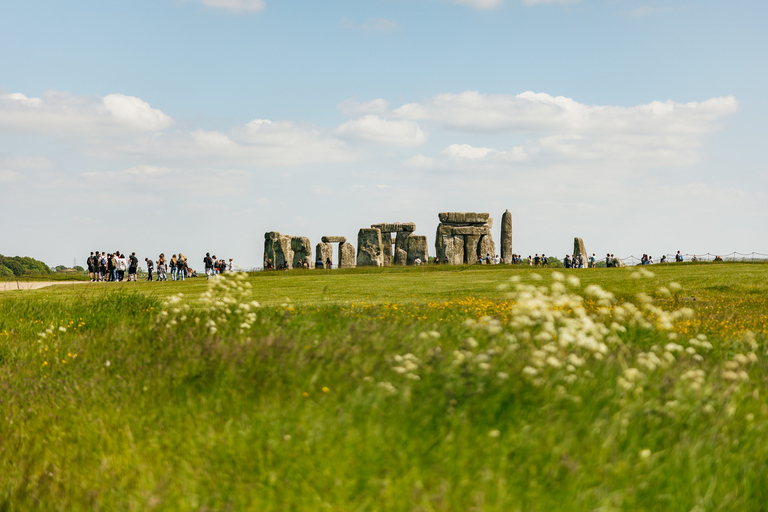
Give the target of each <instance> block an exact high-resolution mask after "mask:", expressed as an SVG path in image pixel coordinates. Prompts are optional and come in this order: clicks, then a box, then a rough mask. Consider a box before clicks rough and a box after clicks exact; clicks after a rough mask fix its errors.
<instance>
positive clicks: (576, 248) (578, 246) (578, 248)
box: [573, 237, 588, 261]
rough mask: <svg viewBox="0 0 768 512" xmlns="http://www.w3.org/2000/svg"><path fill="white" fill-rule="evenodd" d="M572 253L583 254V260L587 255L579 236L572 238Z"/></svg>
mask: <svg viewBox="0 0 768 512" xmlns="http://www.w3.org/2000/svg"><path fill="white" fill-rule="evenodd" d="M573 254H574V255H576V256H581V255H582V254H583V255H584V261H586V260H587V259H588V257H587V250H586V249H585V248H584V240H582V239H581V238H578V237H576V238H574V239H573Z"/></svg>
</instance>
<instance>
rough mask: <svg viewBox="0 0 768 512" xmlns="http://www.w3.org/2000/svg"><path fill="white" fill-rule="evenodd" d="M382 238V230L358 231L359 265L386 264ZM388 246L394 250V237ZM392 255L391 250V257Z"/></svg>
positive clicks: (379, 265)
mask: <svg viewBox="0 0 768 512" xmlns="http://www.w3.org/2000/svg"><path fill="white" fill-rule="evenodd" d="M382 246H383V243H382V240H381V230H380V229H376V228H372V229H365V228H363V229H361V230H360V231H358V232H357V266H358V267H370V266H373V267H382V266H384V248H383V247H382ZM388 247H389V248H390V251H391V250H392V238H390V239H389V244H388ZM391 257H392V255H391V252H390V258H391Z"/></svg>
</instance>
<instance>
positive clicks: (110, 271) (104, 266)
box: [87, 251, 233, 282]
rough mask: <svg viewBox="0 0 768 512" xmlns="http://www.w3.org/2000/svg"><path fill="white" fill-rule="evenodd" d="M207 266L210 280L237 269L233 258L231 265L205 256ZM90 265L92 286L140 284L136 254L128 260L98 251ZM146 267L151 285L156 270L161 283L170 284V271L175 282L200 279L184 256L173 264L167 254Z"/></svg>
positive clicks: (146, 260) (147, 260)
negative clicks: (98, 283) (97, 284)
mask: <svg viewBox="0 0 768 512" xmlns="http://www.w3.org/2000/svg"><path fill="white" fill-rule="evenodd" d="M203 264H204V265H205V276H206V278H208V279H211V278H214V277H216V276H217V275H219V274H223V273H224V272H231V271H232V265H233V263H232V258H229V261H227V260H225V259H224V258H217V257H216V255H213V256H211V254H210V253H206V254H205V258H203ZM87 265H88V275H89V277H90V279H91V282H96V281H136V275H137V273H138V270H139V258H137V257H136V253H135V252H132V253H131V255H130V256H128V257H127V258H126V256H125V254H123V253H122V252H120V251H115V252H113V253H109V254H107V253H106V252H103V251H102V252H99V251H95V252H92V253H91V255H90V256H89V257H88V260H87ZM144 266H145V267H146V269H147V276H146V278H145V279H146V280H147V281H154V280H155V276H154V275H153V272H154V271H155V268H156V269H157V274H156V278H157V281H167V280H168V272H169V271H170V274H171V281H184V280H185V279H186V278H187V277H197V272H195V271H194V270H193V269H192V268H191V267H190V266H189V264H188V262H187V257H186V256H184V255H183V254H181V253H179V255H178V256H177V255H175V254H174V255H173V256H171V259H170V260H168V259H166V257H165V254H164V253H161V254H160V256H158V258H157V261H153V260H152V259H151V258H144ZM126 274H127V276H126Z"/></svg>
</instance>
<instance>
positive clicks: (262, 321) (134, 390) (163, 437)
mask: <svg viewBox="0 0 768 512" xmlns="http://www.w3.org/2000/svg"><path fill="white" fill-rule="evenodd" d="M651 270H652V271H653V273H654V274H655V275H654V276H644V277H639V278H638V277H637V272H638V271H637V269H595V270H572V271H562V270H561V272H562V273H563V274H564V275H565V276H578V278H579V279H580V281H581V282H580V284H579V285H578V286H574V285H572V284H569V285H566V287H567V289H568V292H567V293H566V294H565V295H563V296H562V297H567V298H568V299H567V300H563V301H561V302H558V303H555V302H553V298H552V297H553V294H555V295H556V294H557V293H556V292H553V291H552V290H553V289H556V286H555V288H553V283H554V281H553V279H552V271H551V270H544V269H527V268H519V269H518V268H507V267H501V266H499V267H495V266H490V267H470V268H467V269H462V268H460V267H459V268H450V267H432V268H428V269H418V268H388V269H351V270H341V271H337V270H334V271H330V272H329V271H292V272H287V273H285V272H269V273H258V274H254V275H250V276H248V277H247V279H245V280H244V281H237V280H227V281H222V282H220V283H219V285H218V287H217V288H215V289H212V290H211V296H210V298H209V299H208V301H207V302H202V301H200V300H199V297H200V296H201V295H202V294H204V293H206V291H207V290H208V283H207V282H206V281H205V279H201V278H197V279H190V280H187V281H186V282H183V283H179V282H163V283H156V282H155V283H146V282H138V283H95V284H77V285H57V286H53V287H50V288H46V289H42V290H35V291H20V292H5V293H2V294H0V400H2V402H0V510H13V511H15V510H92V509H98V510H150V509H154V510H259V511H261V510H276V511H277V510H281V511H282V510H321V509H329V510H342V511H352V510H425V511H427V510H462V511H463V510H500V511H507V510H593V509H598V508H600V509H605V510H608V509H626V510H686V511H687V510H693V509H695V510H760V509H762V508H764V506H765V503H766V502H768V496H767V495H766V494H768V493H766V491H765V489H768V487H766V484H767V483H768V469H767V468H768V466H766V464H765V461H766V460H767V459H768V445H765V443H764V438H765V435H766V427H768V404H767V403H766V397H768V389H767V388H768V386H766V383H767V382H768V381H766V370H767V369H768V366H767V365H766V364H765V353H766V346H765V344H766V332H768V320H767V319H766V317H765V311H768V284H766V283H768V279H767V278H768V265H765V264H720V265H702V264H698V265H694V264H683V265H669V266H661V265H656V266H653V268H652V269H651ZM534 274H535V275H539V276H542V277H543V279H541V280H536V279H535V278H534V277H532V276H533V275H534ZM633 274H634V275H635V277H633ZM516 277H517V278H520V279H521V283H524V284H525V283H528V284H529V285H530V286H534V287H539V289H538V290H537V289H536V288H530V289H525V290H521V291H522V292H526V290H528V291H530V293H533V294H534V295H536V294H538V293H542V292H543V291H544V290H543V289H541V287H543V286H546V287H547V291H546V293H545V294H544V295H542V296H541V298H540V299H536V300H535V301H534V302H531V301H530V300H529V299H527V298H526V297H527V296H526V295H519V294H517V295H510V292H512V291H514V285H513V283H510V278H516ZM671 282H676V283H679V284H680V285H682V290H681V291H680V292H674V290H673V291H672V293H670V294H667V293H665V292H664V290H659V288H660V287H662V286H666V287H668V288H669V283H671ZM246 283H247V285H246ZM511 284H512V285H513V286H512V287H509V286H499V285H511ZM591 284H596V285H600V286H601V287H603V288H604V289H606V290H609V291H611V292H613V294H614V295H615V297H616V299H615V301H614V302H613V303H612V304H611V305H610V306H609V307H608V308H607V309H606V310H602V311H601V310H600V308H601V305H600V304H598V303H597V300H596V298H595V297H594V296H590V295H589V294H588V293H587V292H586V290H587V286H588V285H591ZM248 285H250V288H249V287H248ZM238 287H239V288H238ZM640 292H644V293H646V294H648V295H649V296H651V297H653V298H654V300H653V302H652V306H655V307H658V308H661V309H663V310H665V311H674V310H677V309H680V308H683V307H685V308H690V309H692V310H693V311H694V312H695V316H693V318H684V317H679V318H675V319H674V320H673V323H674V331H675V332H677V333H679V335H678V336H677V338H676V339H671V338H670V336H669V335H668V332H667V331H666V330H664V329H660V328H659V325H660V323H661V322H662V320H663V318H662V317H664V315H666V314H665V313H663V312H660V311H657V310H653V311H652V312H647V313H645V314H643V315H641V316H642V319H641V320H637V321H633V320H631V318H630V317H631V315H628V316H625V317H623V318H620V315H621V310H617V306H618V305H620V304H622V303H624V302H625V301H630V302H633V303H635V304H637V305H638V306H640V305H641V302H642V301H641V300H640V299H637V297H636V295H637V294H638V293H640ZM179 293H183V296H182V298H181V299H180V300H178V302H173V303H172V301H175V300H177V299H175V298H174V297H176V296H177V294H179ZM576 296H579V297H583V302H582V305H583V307H584V309H585V310H586V313H587V315H594V318H593V319H592V320H589V321H587V320H585V318H586V317H584V316H579V313H578V309H579V308H580V307H581V306H579V303H578V300H577V299H576ZM224 298H226V301H222V299H224ZM217 299H218V300H219V302H218V303H217V302H216V300H217ZM251 300H256V301H258V302H259V304H260V307H258V308H249V309H245V308H243V307H240V308H239V307H238V306H237V304H243V303H249V302H250V301H251ZM513 308H516V309H515V310H514V311H515V312H516V313H515V314H513ZM537 308H539V309H537ZM225 309H226V312H225ZM625 309H626V308H625ZM163 311H165V312H166V313H162V312H163ZM537 312H538V313H537ZM539 313H541V314H539ZM548 317H552V318H555V320H553V321H554V322H555V323H557V325H558V326H559V327H558V328H559V329H565V330H559V331H557V335H556V338H555V339H556V342H554V344H553V343H552V342H551V340H550V338H548V335H547V334H546V333H547V332H548V329H549V327H548V326H547V321H548V320H547V318H548ZM468 320H471V321H468ZM523 320H525V322H523ZM614 321H615V322H616V326H614V327H613V328H611V329H613V330H611V329H608V327H606V329H607V330H610V332H611V334H610V335H608V334H605V335H596V336H597V337H598V338H600V336H603V338H600V339H602V340H604V341H605V344H606V347H605V352H604V353H601V355H599V356H598V355H596V354H597V352H596V351H599V349H590V348H585V347H586V345H581V346H577V345H575V344H572V345H569V346H565V345H564V344H560V340H565V339H566V337H567V336H568V335H569V333H571V334H579V333H581V334H584V333H586V332H587V331H584V330H583V329H587V327H585V325H586V324H585V322H587V323H593V322H594V323H597V324H603V325H606V326H611V322H614ZM558 322H559V323H558ZM579 322H581V323H579ZM243 324H246V325H245V326H243ZM619 324H620V325H619ZM212 325H215V331H214V329H212V328H211V326H212ZM51 326H52V327H51ZM60 327H62V328H64V329H65V331H63V330H60V329H59V328H60ZM618 327H622V328H623V329H624V330H623V331H622V330H620V329H618ZM580 329H581V330H580ZM46 330H48V332H47V333H46V334H45V336H44V337H41V336H40V333H44V332H46ZM697 334H705V335H706V339H707V341H706V342H702V341H700V340H699V341H696V340H694V341H693V342H689V341H688V340H689V338H695V336H696V335H697ZM563 343H565V342H564V341H563ZM669 343H677V344H679V345H680V347H681V350H680V351H677V350H678V349H676V348H674V347H673V348H670V349H669V350H672V352H670V354H671V355H672V356H674V362H671V363H660V366H659V367H658V368H655V369H653V370H649V369H647V368H646V367H645V366H643V364H648V363H647V357H651V356H649V355H648V354H656V355H657V356H658V357H659V358H661V359H663V358H664V357H666V356H665V355H664V352H668V351H669V350H665V349H664V347H665V346H668V344H669ZM702 343H710V344H711V345H712V348H711V349H706V348H702V347H700V346H699V344H702ZM688 347H690V348H691V349H694V347H695V351H696V354H695V355H694V354H689V353H687V352H685V351H684V350H682V349H684V348H688ZM408 354H410V355H408ZM542 354H544V355H542ZM403 356H405V358H403ZM549 356H552V357H553V358H554V359H555V361H549V362H545V357H549ZM572 356H573V357H577V360H579V359H580V360H582V361H583V363H581V364H580V365H578V366H574V369H573V370H569V369H567V367H566V364H570V363H568V361H570V360H571V359H569V357H572ZM745 358H746V359H745ZM409 361H411V362H412V363H413V364H414V365H415V366H416V368H415V369H413V368H411V367H408V364H409V363H408V362H409ZM558 362H559V363H558ZM555 363H558V364H560V365H561V366H556V365H555ZM483 365H489V366H488V367H487V368H486V367H485V366H483ZM526 368H530V370H527V369H526ZM628 368H637V369H639V370H640V372H641V373H642V376H640V377H637V376H634V377H633V375H634V374H632V373H631V372H630V373H627V369H628ZM531 370H535V372H536V374H535V375H533V374H532V372H531ZM698 370H701V371H703V376H701V375H699V374H696V373H695V371H698ZM741 372H744V374H743V375H742V374H741ZM500 373H501V375H499V374H500ZM409 376H410V377H409ZM416 376H418V380H416ZM744 376H746V377H747V380H744ZM505 377H506V378H505ZM633 378H636V379H637V380H635V381H633V380H632V379H633Z"/></svg>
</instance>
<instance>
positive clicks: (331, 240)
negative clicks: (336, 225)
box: [320, 236, 347, 244]
mask: <svg viewBox="0 0 768 512" xmlns="http://www.w3.org/2000/svg"><path fill="white" fill-rule="evenodd" d="M320 241H321V242H323V243H324V244H337V243H338V244H343V243H344V242H346V241H347V237H345V236H324V237H323V238H321V239H320Z"/></svg>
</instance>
